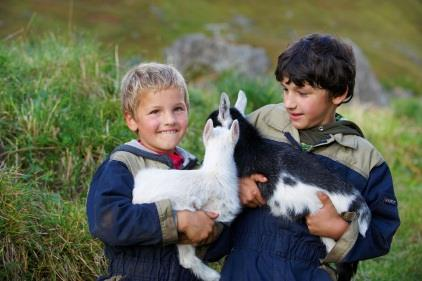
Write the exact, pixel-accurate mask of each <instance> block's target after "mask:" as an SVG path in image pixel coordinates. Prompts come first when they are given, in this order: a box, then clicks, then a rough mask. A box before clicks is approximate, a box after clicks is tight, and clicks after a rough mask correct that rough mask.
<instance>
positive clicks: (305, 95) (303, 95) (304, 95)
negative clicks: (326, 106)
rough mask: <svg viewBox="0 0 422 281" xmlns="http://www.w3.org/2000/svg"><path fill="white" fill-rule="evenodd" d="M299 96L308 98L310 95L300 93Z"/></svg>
mask: <svg viewBox="0 0 422 281" xmlns="http://www.w3.org/2000/svg"><path fill="white" fill-rule="evenodd" d="M299 95H300V96H302V97H307V96H308V93H304V92H299Z"/></svg>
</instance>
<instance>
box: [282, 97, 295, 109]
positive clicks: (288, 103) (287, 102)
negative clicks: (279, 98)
mask: <svg viewBox="0 0 422 281" xmlns="http://www.w3.org/2000/svg"><path fill="white" fill-rule="evenodd" d="M284 106H285V107H286V108H288V109H292V108H295V107H296V102H295V100H294V98H293V97H292V96H291V95H284Z"/></svg>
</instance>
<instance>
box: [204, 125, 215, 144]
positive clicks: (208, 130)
mask: <svg viewBox="0 0 422 281" xmlns="http://www.w3.org/2000/svg"><path fill="white" fill-rule="evenodd" d="M213 129H214V125H213V123H212V120H211V119H208V120H207V123H206V124H205V127H204V132H203V133H202V140H203V141H204V145H207V141H208V140H209V138H210V137H211V135H212V130H213Z"/></svg>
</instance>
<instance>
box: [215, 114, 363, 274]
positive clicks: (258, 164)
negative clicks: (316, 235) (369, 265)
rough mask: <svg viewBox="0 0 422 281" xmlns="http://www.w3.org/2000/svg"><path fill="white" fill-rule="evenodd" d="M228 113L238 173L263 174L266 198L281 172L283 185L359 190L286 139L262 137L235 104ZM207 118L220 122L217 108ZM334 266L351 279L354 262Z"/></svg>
mask: <svg viewBox="0 0 422 281" xmlns="http://www.w3.org/2000/svg"><path fill="white" fill-rule="evenodd" d="M230 115H231V118H232V120H235V119H237V120H238V121H239V126H240V137H239V141H238V143H237V145H236V147H235V154H234V158H235V162H236V166H237V169H238V175H239V177H245V176H249V175H252V174H254V173H259V174H263V175H264V176H265V177H266V178H267V179H268V182H267V183H265V184H259V189H260V191H261V194H262V196H263V197H264V198H265V199H266V200H268V199H269V198H271V196H272V195H273V192H274V191H275V188H276V184H277V182H278V181H279V180H280V174H281V172H287V173H288V174H289V175H291V176H285V177H284V178H282V180H283V182H284V184H286V185H291V186H294V185H296V182H297V180H300V181H301V182H303V183H306V184H311V185H315V186H318V187H320V188H322V189H324V190H326V191H328V192H335V193H338V194H355V193H356V192H357V193H359V192H358V191H357V190H355V189H354V187H353V186H352V185H351V184H348V183H347V182H345V181H343V180H341V179H340V178H339V177H337V176H336V175H335V174H333V173H332V172H330V171H329V170H328V169H327V168H326V167H325V166H323V164H321V163H320V162H319V161H318V160H317V159H316V156H315V155H313V154H311V153H307V152H303V151H300V150H298V149H295V148H293V147H292V145H290V144H288V143H282V142H276V141H273V140H269V139H265V138H263V137H262V136H261V135H260V134H259V132H258V130H257V129H256V128H255V127H253V126H252V125H251V124H250V123H249V122H248V121H247V120H246V119H245V117H244V116H243V115H242V113H240V112H239V111H238V110H237V109H236V108H230ZM209 118H211V119H212V121H213V123H214V126H221V125H222V124H221V123H220V122H219V120H218V110H217V111H214V112H213V113H211V115H210V116H209ZM276 204H283V202H276ZM363 204H365V205H366V203H365V201H364V199H363V197H362V196H360V194H359V196H356V200H355V201H354V202H352V204H351V209H350V211H355V212H358V213H359V210H360V209H361V206H362V205H363ZM308 213H309V210H305V211H304V212H303V213H300V214H297V213H294V212H291V213H290V214H289V215H291V218H294V219H297V218H301V217H304V216H306V215H308ZM359 215H360V216H368V217H369V218H370V213H360V214H359ZM336 269H337V273H338V275H339V280H342V281H346V280H351V278H352V276H353V275H354V273H355V272H356V270H357V262H355V263H338V264H337V265H336Z"/></svg>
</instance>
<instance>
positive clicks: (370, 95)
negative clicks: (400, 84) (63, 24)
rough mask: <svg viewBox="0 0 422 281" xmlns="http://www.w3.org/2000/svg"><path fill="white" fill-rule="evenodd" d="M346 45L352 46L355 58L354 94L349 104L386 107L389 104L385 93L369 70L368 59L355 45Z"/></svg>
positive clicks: (350, 42)
mask: <svg viewBox="0 0 422 281" xmlns="http://www.w3.org/2000/svg"><path fill="white" fill-rule="evenodd" d="M348 43H349V44H351V45H352V47H353V51H354V54H355V57H356V82H355V93H354V97H353V99H352V101H351V103H365V104H370V105H376V106H387V105H388V104H389V99H388V94H387V91H385V90H384V89H383V87H382V86H381V84H380V82H379V81H378V79H377V77H376V76H375V74H374V72H373V71H372V70H371V67H370V65H369V62H368V59H367V58H366V56H365V55H364V54H363V52H362V50H361V49H360V48H359V47H358V46H357V45H356V44H355V43H353V42H352V41H350V40H348Z"/></svg>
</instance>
